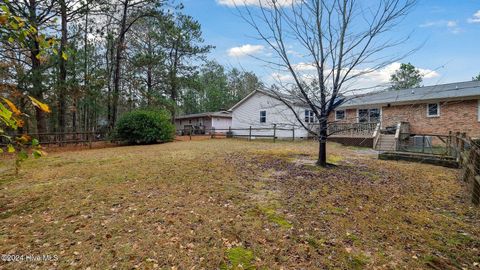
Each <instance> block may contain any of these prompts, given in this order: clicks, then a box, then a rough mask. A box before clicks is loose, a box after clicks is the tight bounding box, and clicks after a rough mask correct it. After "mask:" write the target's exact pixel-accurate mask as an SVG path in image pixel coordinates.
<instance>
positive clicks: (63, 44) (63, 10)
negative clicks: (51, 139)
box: [57, 0, 68, 133]
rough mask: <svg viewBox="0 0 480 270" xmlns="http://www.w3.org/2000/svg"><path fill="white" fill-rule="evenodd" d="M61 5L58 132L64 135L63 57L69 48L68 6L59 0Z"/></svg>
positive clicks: (64, 67)
mask: <svg viewBox="0 0 480 270" xmlns="http://www.w3.org/2000/svg"><path fill="white" fill-rule="evenodd" d="M59 3H60V16H61V20H62V26H61V32H62V37H61V40H60V50H59V63H58V65H59V67H58V68H59V76H58V86H59V89H58V90H59V93H58V118H57V121H58V132H60V133H63V132H64V131H65V112H66V92H67V89H66V88H67V67H66V60H65V59H64V57H63V55H64V53H66V47H67V34H68V33H67V6H66V3H65V0H59Z"/></svg>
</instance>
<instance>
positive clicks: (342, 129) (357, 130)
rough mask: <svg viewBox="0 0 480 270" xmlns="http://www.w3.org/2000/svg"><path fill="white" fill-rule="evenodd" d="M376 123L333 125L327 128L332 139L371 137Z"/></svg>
mask: <svg viewBox="0 0 480 270" xmlns="http://www.w3.org/2000/svg"><path fill="white" fill-rule="evenodd" d="M377 124H378V123H333V124H330V125H329V127H328V134H329V136H333V137H363V138H367V137H368V138H370V137H373V133H374V132H375V129H376V127H377Z"/></svg>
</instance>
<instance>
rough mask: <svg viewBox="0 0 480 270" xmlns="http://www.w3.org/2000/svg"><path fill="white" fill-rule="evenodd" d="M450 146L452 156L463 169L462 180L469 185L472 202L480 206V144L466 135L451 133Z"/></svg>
mask: <svg viewBox="0 0 480 270" xmlns="http://www.w3.org/2000/svg"><path fill="white" fill-rule="evenodd" d="M450 138H451V139H450V141H449V144H450V146H451V151H452V155H453V156H454V157H456V158H457V161H458V164H459V166H460V168H461V173H460V178H461V180H462V181H464V182H465V183H467V185H468V187H469V192H471V193H472V202H473V203H474V204H475V205H480V142H479V141H474V140H472V139H471V138H469V137H467V136H466V134H465V133H456V134H455V135H453V134H452V133H450Z"/></svg>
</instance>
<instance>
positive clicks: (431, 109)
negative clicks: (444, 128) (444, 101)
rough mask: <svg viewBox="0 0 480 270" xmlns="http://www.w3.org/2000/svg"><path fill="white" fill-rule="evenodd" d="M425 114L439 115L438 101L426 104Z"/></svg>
mask: <svg viewBox="0 0 480 270" xmlns="http://www.w3.org/2000/svg"><path fill="white" fill-rule="evenodd" d="M427 116H428V117H438V116H440V103H430V104H427Z"/></svg>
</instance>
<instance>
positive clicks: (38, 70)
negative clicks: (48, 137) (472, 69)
mask: <svg viewBox="0 0 480 270" xmlns="http://www.w3.org/2000/svg"><path fill="white" fill-rule="evenodd" d="M37 4H38V3H37V2H36V0H29V13H30V14H29V17H30V18H29V21H30V24H31V25H32V27H35V29H37V28H38V23H37ZM37 38H38V34H37V33H35V34H33V36H32V37H31V43H30V44H31V45H30V60H31V61H32V70H31V74H32V80H31V82H32V88H33V89H32V91H31V95H32V96H33V97H34V98H36V99H39V100H41V101H43V87H42V64H41V62H40V59H38V58H37V56H38V55H39V53H40V44H39V43H38V39H37ZM35 119H36V122H37V133H44V132H46V130H47V129H46V121H45V113H44V112H43V111H42V110H40V109H39V108H37V107H35ZM39 138H40V137H39Z"/></svg>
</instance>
